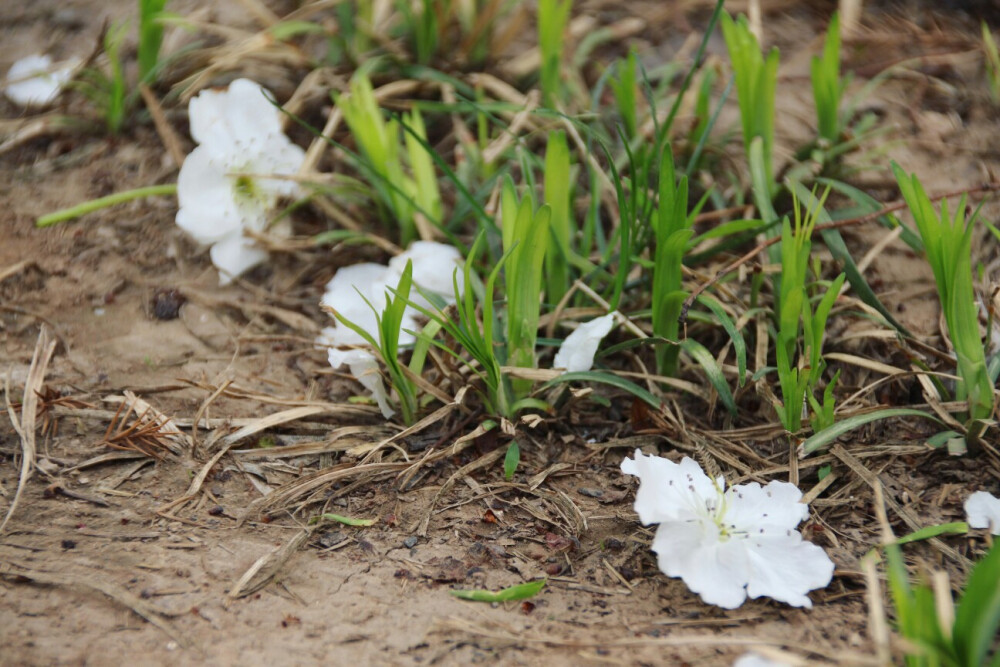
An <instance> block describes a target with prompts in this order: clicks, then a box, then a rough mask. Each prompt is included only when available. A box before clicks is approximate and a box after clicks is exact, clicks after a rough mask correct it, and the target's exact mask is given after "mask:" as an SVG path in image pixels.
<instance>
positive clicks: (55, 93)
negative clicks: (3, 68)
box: [4, 54, 80, 107]
mask: <svg viewBox="0 0 1000 667" xmlns="http://www.w3.org/2000/svg"><path fill="white" fill-rule="evenodd" d="M79 63H80V61H79V60H77V59H76V58H73V59H70V60H68V61H66V62H64V63H60V64H59V65H57V66H56V65H53V63H52V58H50V57H49V56H47V55H40V54H35V55H30V56H25V57H24V58H21V59H20V60H18V61H17V62H16V63H14V64H13V65H11V68H10V69H9V70H7V85H6V86H5V87H4V94H5V95H6V96H7V98H8V99H10V100H11V101H12V102H14V103H15V104H19V105H21V106H23V107H30V106H44V105H46V104H49V103H51V102H53V101H54V100H55V99H56V98H57V97H59V92H60V91H61V90H62V87H63V85H65V84H66V83H67V82H68V81H69V80H70V77H71V76H72V75H73V70H75V69H76V68H77V66H78V65H79Z"/></svg>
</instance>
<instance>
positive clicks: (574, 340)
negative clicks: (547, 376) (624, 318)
mask: <svg viewBox="0 0 1000 667" xmlns="http://www.w3.org/2000/svg"><path fill="white" fill-rule="evenodd" d="M614 325H615V314H614V313H608V314H607V315H604V316H602V317H597V318H594V319H592V320H590V321H589V322H584V323H583V324H581V325H580V326H578V327H577V328H576V330H575V331H573V333H571V334H570V335H568V336H566V340H564V341H563V342H562V345H560V346H559V351H558V352H556V358H555V359H553V360H552V367H553V368H564V369H566V372H567V373H575V372H578V371H589V370H590V369H591V368H593V366H594V355H595V354H597V346H598V345H600V344H601V341H602V340H604V337H605V336H607V335H608V334H609V333H611V328H612V327H613V326H614Z"/></svg>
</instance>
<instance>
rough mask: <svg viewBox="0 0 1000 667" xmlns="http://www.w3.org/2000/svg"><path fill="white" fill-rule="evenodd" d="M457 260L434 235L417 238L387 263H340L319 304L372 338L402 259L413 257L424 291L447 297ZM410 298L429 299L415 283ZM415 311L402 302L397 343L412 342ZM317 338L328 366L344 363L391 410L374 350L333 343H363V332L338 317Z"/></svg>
mask: <svg viewBox="0 0 1000 667" xmlns="http://www.w3.org/2000/svg"><path fill="white" fill-rule="evenodd" d="M461 260H462V256H461V254H460V253H459V252H458V250H456V249H455V248H453V247H452V246H449V245H445V244H442V243H435V242H433V241H417V242H416V243H414V244H413V245H411V246H410V248H409V249H408V250H407V251H406V252H404V253H402V254H400V255H397V256H396V257H393V258H392V259H391V260H390V261H389V265H388V266H385V265H382V264H374V263H371V262H368V263H364V264H355V265H353V266H347V267H344V268H342V269H340V270H339V271H337V273H336V274H335V275H334V276H333V278H332V279H330V282H329V283H327V285H326V293H325V294H324V295H323V299H322V301H321V302H320V304H321V305H322V306H323V307H325V308H327V309H329V310H332V311H334V312H336V313H337V314H339V315H340V316H341V317H343V318H344V319H346V320H349V321H350V322H351V323H353V324H354V325H356V326H358V327H359V328H361V329H363V330H364V331H366V332H368V334H369V335H370V336H371V337H372V338H374V339H375V340H379V330H378V317H381V315H382V311H383V310H385V306H386V298H387V295H388V296H389V297H391V296H392V290H394V289H396V287H397V286H398V285H399V280H400V278H402V276H403V270H404V269H405V268H406V262H407V261H412V262H413V273H412V277H413V282H414V284H416V285H418V286H420V287H421V288H423V289H424V290H425V291H427V292H433V293H436V294H438V295H439V296H440V297H441V298H442V299H444V300H445V302H447V303H454V302H455V289H454V285H453V283H452V276H453V275H454V272H455V269H456V268H457V267H458V266H459V265H460V262H461ZM458 285H459V292H461V290H462V289H463V281H462V273H461V271H459V273H458ZM410 299H411V300H412V301H414V302H415V303H419V304H421V305H423V306H425V307H427V306H429V305H430V304H429V303H428V302H427V300H426V299H424V298H423V297H422V296H420V294H418V293H417V291H416V290H415V289H414V290H412V291H411V293H410ZM376 313H378V317H377V316H376ZM418 314H419V312H418V311H417V310H416V309H415V308H413V307H412V306H407V308H406V310H405V311H404V313H403V321H402V326H401V327H400V333H399V345H409V344H411V343H413V341H414V337H413V334H411V333H408V331H415V330H416V329H417V320H416V318H417V315H418ZM316 342H317V343H318V344H319V345H323V346H329V347H330V348H331V349H330V351H329V360H330V365H331V366H333V368H340V366H342V365H343V364H348V366H349V367H350V370H351V375H353V376H354V377H355V378H356V379H357V380H358V381H359V382H361V384H362V385H364V386H365V387H366V388H367V389H368V390H369V391H371V392H372V395H373V396H374V398H375V400H376V401H377V402H378V404H379V408H381V410H382V414H383V415H384V416H385V417H386V418H387V419H388V418H389V417H391V416H392V415H393V414H394V411H393V410H392V408H391V407H389V402H388V397H387V394H386V390H385V387H384V386H383V384H382V379H381V377H380V376H379V370H378V363H377V361H376V359H375V356H374V355H373V354H372V353H371V352H369V351H367V350H364V349H352V350H339V349H336V348H337V347H338V346H346V345H351V346H365V345H368V341H366V340H365V339H364V337H363V336H361V335H360V334H358V333H357V332H356V331H354V330H353V329H351V328H350V327H348V326H346V325H345V324H343V323H342V322H340V321H337V322H336V323H335V324H334V325H333V326H329V327H325V328H324V329H323V330H322V332H320V335H319V337H318V338H317V340H316Z"/></svg>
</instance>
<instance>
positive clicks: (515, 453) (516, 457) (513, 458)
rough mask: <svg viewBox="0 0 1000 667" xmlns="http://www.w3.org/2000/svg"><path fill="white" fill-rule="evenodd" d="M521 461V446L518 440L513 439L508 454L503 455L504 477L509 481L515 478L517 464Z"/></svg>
mask: <svg viewBox="0 0 1000 667" xmlns="http://www.w3.org/2000/svg"><path fill="white" fill-rule="evenodd" d="M520 462H521V448H520V447H519V446H518V444H517V440H511V441H510V445H509V446H508V447H507V454H506V455H505V456H504V457H503V478H504V479H505V480H507V481H508V482H509V481H510V480H512V479H514V473H515V472H516V471H517V464H518V463H520Z"/></svg>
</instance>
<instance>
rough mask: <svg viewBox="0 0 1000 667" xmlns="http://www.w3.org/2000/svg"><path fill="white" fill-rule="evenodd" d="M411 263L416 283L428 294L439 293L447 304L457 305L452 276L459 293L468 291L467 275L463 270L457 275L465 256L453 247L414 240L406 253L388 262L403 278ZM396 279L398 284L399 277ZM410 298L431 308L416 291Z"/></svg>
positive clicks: (391, 268) (394, 271) (393, 270)
mask: <svg viewBox="0 0 1000 667" xmlns="http://www.w3.org/2000/svg"><path fill="white" fill-rule="evenodd" d="M408 261H411V262H413V282H414V283H416V284H417V285H419V286H420V287H421V288H422V289H423V290H424V291H425V292H433V293H434V294H437V295H438V296H440V297H441V298H442V299H444V300H445V302H446V303H455V285H454V282H453V280H452V278H453V277H454V278H456V279H457V280H458V291H459V293H461V292H462V290H464V289H465V275H464V274H463V273H462V271H458V273H455V270H456V269H458V268H459V267H460V266H461V265H462V254H461V253H460V252H458V249H457V248H455V247H454V246H450V245H447V244H444V243H438V242H436V241H414V242H413V243H412V244H411V245H410V247H409V248H407V250H406V252H404V253H401V254H399V255H396V256H395V257H393V258H392V259H390V260H389V269H390V270H391V271H392V272H393V273H395V274H396V276H398V277H402V275H403V270H404V269H405V268H406V262H408ZM396 280H397V282H398V278H397V279H396ZM410 299H411V300H412V301H413V302H414V303H416V304H418V305H420V306H423V307H424V308H428V307H429V306H430V302H428V301H427V299H425V298H424V297H423V296H422V295H421V294H419V293H418V292H417V291H416V290H413V292H412V293H411V294H410Z"/></svg>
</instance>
